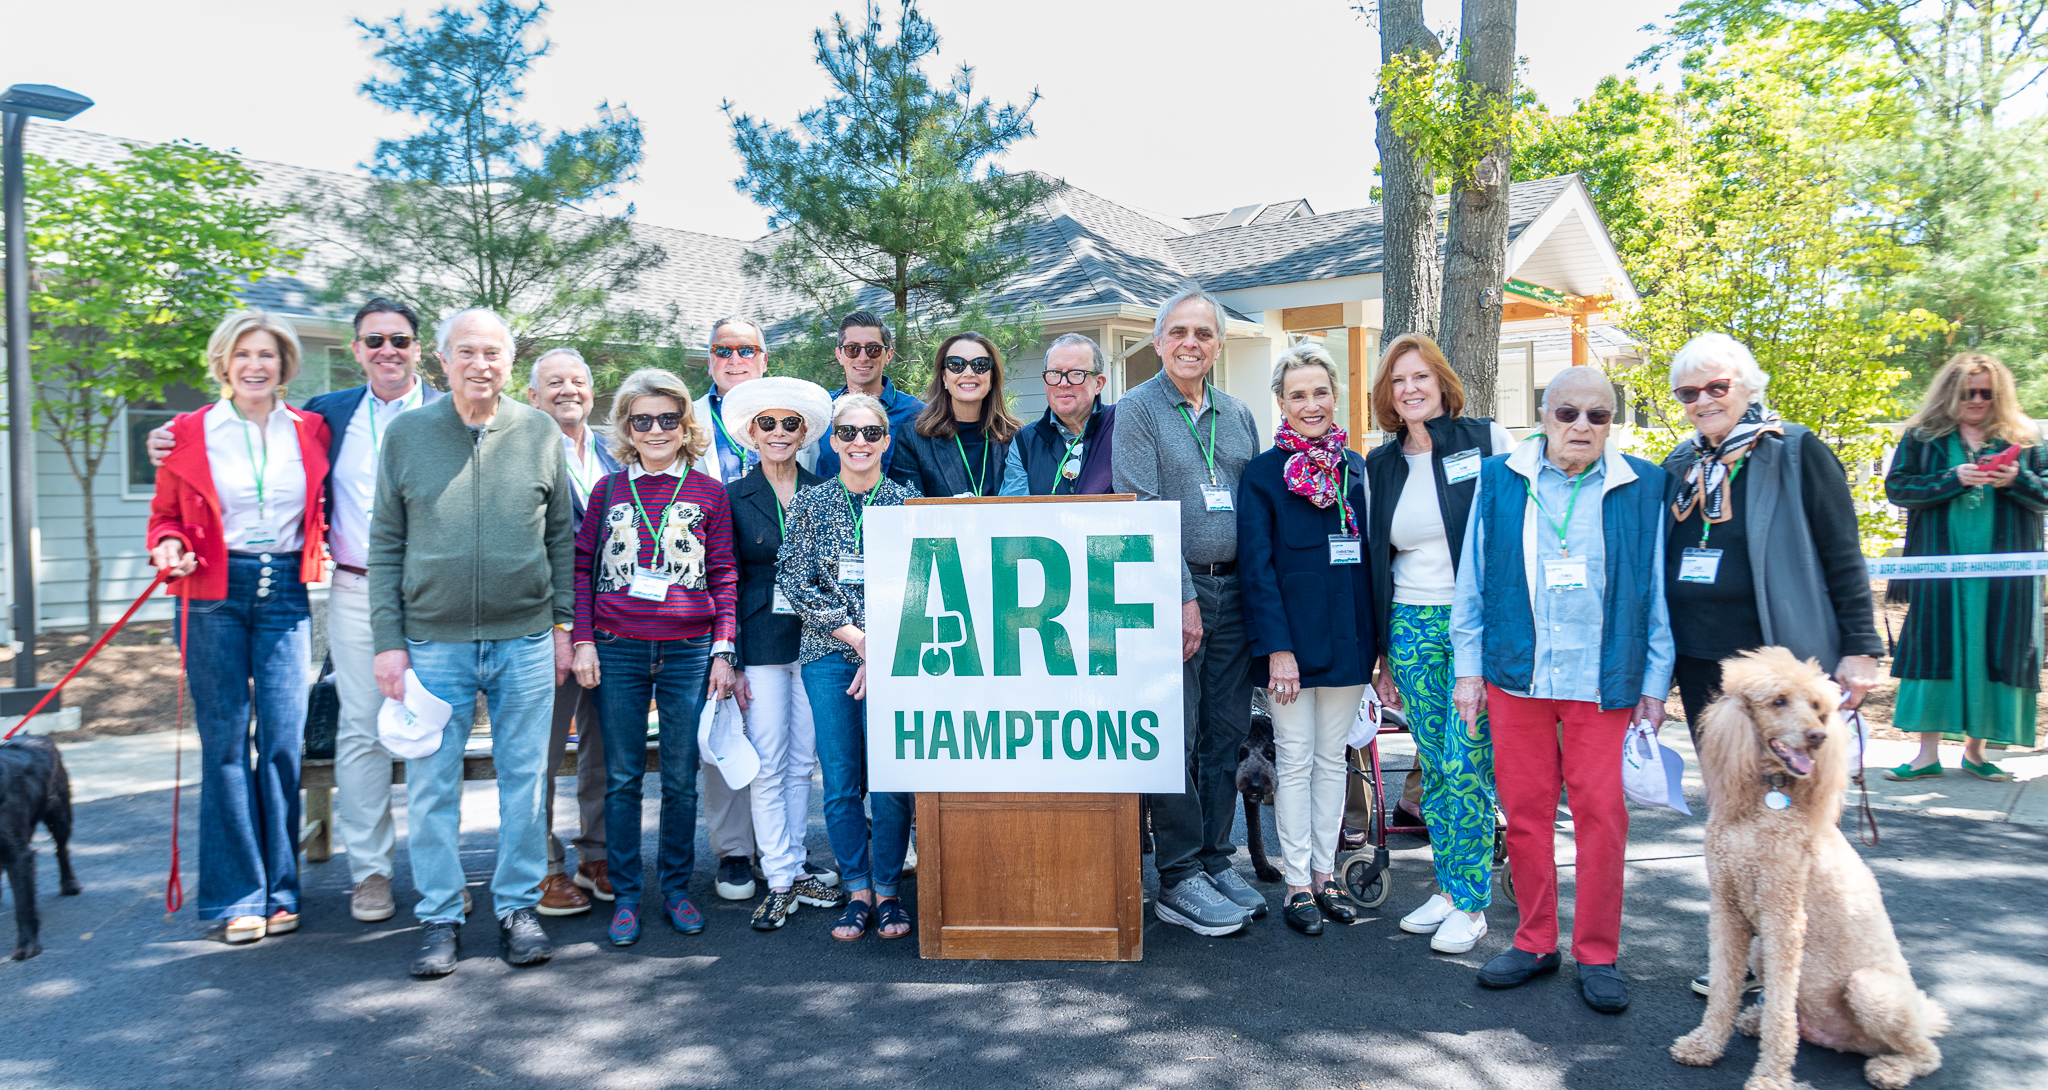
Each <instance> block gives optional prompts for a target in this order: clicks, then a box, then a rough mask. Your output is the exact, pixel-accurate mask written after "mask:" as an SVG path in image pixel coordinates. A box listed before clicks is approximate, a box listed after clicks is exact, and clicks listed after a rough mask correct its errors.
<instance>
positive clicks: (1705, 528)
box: [1698, 454, 1749, 549]
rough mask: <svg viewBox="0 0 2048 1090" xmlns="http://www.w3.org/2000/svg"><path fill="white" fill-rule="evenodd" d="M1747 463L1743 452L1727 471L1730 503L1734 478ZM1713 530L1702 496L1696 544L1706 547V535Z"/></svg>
mask: <svg viewBox="0 0 2048 1090" xmlns="http://www.w3.org/2000/svg"><path fill="white" fill-rule="evenodd" d="M1748 464H1749V455H1747V454H1745V455H1743V456H1742V458H1741V459H1740V460H1739V461H1737V462H1736V463H1735V468H1734V469H1731V470H1729V471H1728V481H1727V484H1728V488H1729V497H1728V498H1729V502H1731V503H1732V502H1734V499H1735V497H1734V488H1735V478H1737V477H1740V476H1742V467H1743V466H1746V465H1748ZM1705 476H1706V475H1705V474H1704V473H1702V474H1701V477H1702V478H1704V477H1705ZM1713 532H1714V524H1713V523H1711V522H1708V521H1707V504H1706V500H1705V499H1704V498H1702V499H1701V501H1700V543H1699V546H1698V547H1699V548H1701V549H1705V548H1706V547H1707V538H1708V537H1710V536H1712V534H1713Z"/></svg>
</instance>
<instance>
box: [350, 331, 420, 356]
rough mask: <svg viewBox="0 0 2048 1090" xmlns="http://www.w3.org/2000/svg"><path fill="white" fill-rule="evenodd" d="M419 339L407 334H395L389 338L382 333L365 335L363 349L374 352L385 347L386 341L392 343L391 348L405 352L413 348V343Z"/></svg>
mask: <svg viewBox="0 0 2048 1090" xmlns="http://www.w3.org/2000/svg"><path fill="white" fill-rule="evenodd" d="M418 339H419V338H417V337H414V336H412V335H410V334H407V333H393V334H391V335H390V336H388V337H387V336H385V335H384V334H382V333H365V334H363V336H362V342H363V347H364V348H368V349H370V350H372V351H375V350H376V349H379V348H382V347H384V342H385V341H390V342H391V347H393V348H396V349H398V350H399V351H401V352H403V351H404V350H406V349H408V348H411V347H412V342H413V341H415V340H418Z"/></svg>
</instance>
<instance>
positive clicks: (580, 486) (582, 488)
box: [371, 431, 638, 500]
mask: <svg viewBox="0 0 2048 1090" xmlns="http://www.w3.org/2000/svg"><path fill="white" fill-rule="evenodd" d="M375 441H376V440H374V439H372V440H371V442H375ZM583 443H584V445H585V446H593V445H594V444H593V443H592V442H591V437H590V433H589V432H588V431H585V432H584V433H583ZM562 460H563V461H564V462H566V463H568V468H569V484H570V485H572V486H573V487H574V488H575V489H576V494H577V495H578V496H583V497H586V498H587V497H588V496H589V495H590V486H591V485H593V484H596V483H597V474H596V473H595V472H593V471H586V472H583V473H578V472H576V456H575V455H573V454H570V453H569V452H568V451H567V450H564V451H562ZM592 460H593V461H595V460H596V459H595V458H593V459H592ZM635 498H636V500H637V498H638V497H637V496H636V497H635Z"/></svg>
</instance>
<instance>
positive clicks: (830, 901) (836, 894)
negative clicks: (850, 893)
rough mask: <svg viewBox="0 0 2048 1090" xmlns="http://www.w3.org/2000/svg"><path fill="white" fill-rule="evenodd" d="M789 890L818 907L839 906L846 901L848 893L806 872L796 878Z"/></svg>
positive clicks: (804, 901)
mask: <svg viewBox="0 0 2048 1090" xmlns="http://www.w3.org/2000/svg"><path fill="white" fill-rule="evenodd" d="M789 892H790V894H791V895H792V896H794V897H795V898H796V899H797V900H799V901H801V902H803V903H804V904H807V905H813V906H816V907H818V908H838V907H839V906H840V905H843V904H845V903H846V894H845V893H843V892H841V891H839V890H836V889H833V888H832V887H830V886H828V885H826V884H825V883H823V882H820V881H818V880H817V879H816V878H813V877H812V876H810V875H808V874H806V875H804V876H803V877H802V878H799V879H797V880H796V884H795V885H793V886H791V887H790V888H789Z"/></svg>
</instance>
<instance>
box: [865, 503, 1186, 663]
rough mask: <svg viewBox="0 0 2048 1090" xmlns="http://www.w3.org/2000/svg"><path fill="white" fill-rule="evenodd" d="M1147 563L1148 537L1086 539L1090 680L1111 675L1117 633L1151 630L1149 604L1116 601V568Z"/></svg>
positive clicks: (1149, 556)
mask: <svg viewBox="0 0 2048 1090" xmlns="http://www.w3.org/2000/svg"><path fill="white" fill-rule="evenodd" d="M1151 562H1152V535H1151V534H1115V535H1110V536H1105V537H1090V538H1089V539H1088V673H1089V674H1090V675H1091V676H1094V677H1106V676H1113V675H1115V673H1116V632H1117V629H1119V628H1151V627H1152V603H1150V602H1119V601H1117V600H1116V566H1117V565H1118V564H1149V563H1151ZM904 608H905V609H908V608H909V606H908V605H906V606H905V607H904ZM920 608H921V607H920Z"/></svg>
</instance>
